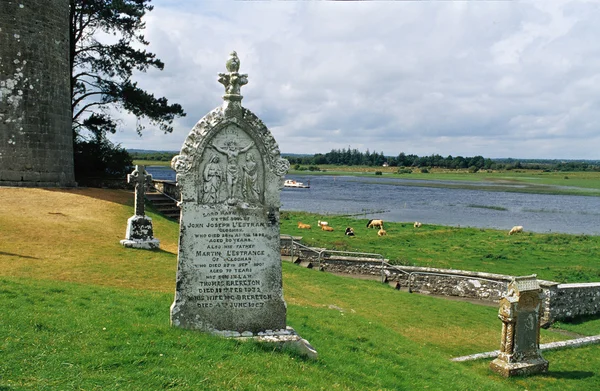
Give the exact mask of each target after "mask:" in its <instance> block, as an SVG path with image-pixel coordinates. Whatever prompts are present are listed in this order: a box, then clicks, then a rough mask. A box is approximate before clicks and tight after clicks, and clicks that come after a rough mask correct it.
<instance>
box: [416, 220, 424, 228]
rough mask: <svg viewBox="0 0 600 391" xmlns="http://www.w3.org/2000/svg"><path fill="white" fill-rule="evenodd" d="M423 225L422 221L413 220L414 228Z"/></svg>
mask: <svg viewBox="0 0 600 391" xmlns="http://www.w3.org/2000/svg"><path fill="white" fill-rule="evenodd" d="M422 225H423V223H419V222H418V221H415V225H414V226H415V228H421V226H422Z"/></svg>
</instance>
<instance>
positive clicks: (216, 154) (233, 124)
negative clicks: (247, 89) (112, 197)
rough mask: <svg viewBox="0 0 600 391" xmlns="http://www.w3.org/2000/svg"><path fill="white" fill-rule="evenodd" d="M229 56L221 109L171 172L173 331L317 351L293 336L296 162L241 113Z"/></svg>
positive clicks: (241, 78)
mask: <svg viewBox="0 0 600 391" xmlns="http://www.w3.org/2000/svg"><path fill="white" fill-rule="evenodd" d="M239 66H240V62H239V59H238V57H237V54H236V53H235V52H233V53H231V56H230V58H229V60H228V61H227V63H226V68H227V71H228V72H226V73H220V74H219V82H220V83H221V84H223V85H224V86H225V95H224V96H223V100H224V103H223V105H222V106H221V107H218V108H216V109H214V110H213V111H211V112H210V113H208V114H207V115H206V116H205V117H204V118H202V119H201V120H200V121H199V122H198V123H197V124H196V125H195V126H194V127H193V129H192V130H191V132H190V133H189V135H188V137H187V139H186V140H185V142H184V144H183V147H182V148H181V153H180V154H179V155H178V156H175V157H174V158H173V161H172V163H171V165H172V167H173V169H174V170H175V171H176V172H177V185H178V187H179V189H180V191H181V201H180V206H181V221H180V236H179V254H178V266H177V284H176V291H175V301H174V302H173V304H172V306H171V323H172V325H173V326H176V327H182V328H187V329H196V330H202V331H206V332H211V333H214V334H218V335H222V336H226V337H247V338H255V339H259V340H260V339H262V340H266V341H270V342H281V343H283V344H287V345H289V346H291V347H294V348H296V349H299V350H300V351H301V352H303V353H304V354H307V355H308V356H310V357H316V351H314V349H312V347H310V345H309V344H308V342H306V341H305V340H303V339H301V338H300V337H299V336H298V335H297V334H296V333H295V332H294V331H293V330H292V329H291V328H289V327H286V304H285V302H284V300H283V287H282V275H281V254H280V236H279V235H280V231H279V206H280V192H281V189H282V187H283V181H284V175H285V173H286V172H287V170H288V168H289V162H288V161H287V160H285V159H282V158H281V156H280V152H279V147H278V146H277V143H276V142H275V139H274V138H273V136H272V135H271V133H270V131H269V130H268V129H267V127H266V126H265V125H264V124H263V123H262V121H261V120H260V119H258V118H257V117H256V116H255V115H254V114H253V113H252V112H250V111H249V110H247V109H245V108H244V107H242V105H241V100H242V96H241V95H240V87H241V86H243V85H245V84H247V83H248V79H247V75H244V74H240V73H238V70H239Z"/></svg>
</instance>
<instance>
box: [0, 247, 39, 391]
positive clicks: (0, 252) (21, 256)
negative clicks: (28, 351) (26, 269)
mask: <svg viewBox="0 0 600 391" xmlns="http://www.w3.org/2000/svg"><path fill="white" fill-rule="evenodd" d="M0 255H8V256H9V257H19V258H27V259H40V258H38V257H30V256H29V255H21V254H14V253H7V252H4V251H0ZM1 390H2V389H1V388H0V391H1Z"/></svg>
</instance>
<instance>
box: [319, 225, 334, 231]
mask: <svg viewBox="0 0 600 391" xmlns="http://www.w3.org/2000/svg"><path fill="white" fill-rule="evenodd" d="M321 229H322V230H323V231H333V227H330V226H328V225H322V226H321Z"/></svg>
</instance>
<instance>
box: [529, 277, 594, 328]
mask: <svg viewBox="0 0 600 391" xmlns="http://www.w3.org/2000/svg"><path fill="white" fill-rule="evenodd" d="M540 285H542V284H540ZM542 287H543V288H544V293H545V295H546V297H545V300H544V307H545V309H546V311H545V314H544V321H545V322H546V323H551V322H554V321H557V320H566V319H573V318H576V317H578V316H585V315H597V314H600V283H598V282H595V283H584V284H556V283H554V284H548V286H546V287H544V285H542Z"/></svg>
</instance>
